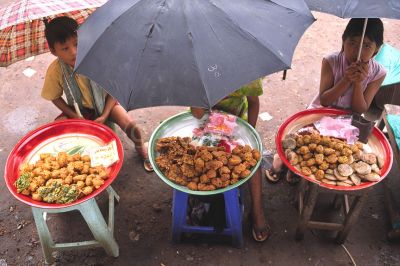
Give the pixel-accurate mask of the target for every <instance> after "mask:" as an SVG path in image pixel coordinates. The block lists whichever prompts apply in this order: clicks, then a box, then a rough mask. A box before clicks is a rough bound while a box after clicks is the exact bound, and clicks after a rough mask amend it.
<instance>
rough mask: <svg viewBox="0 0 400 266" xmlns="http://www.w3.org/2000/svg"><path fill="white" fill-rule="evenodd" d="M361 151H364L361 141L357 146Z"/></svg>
mask: <svg viewBox="0 0 400 266" xmlns="http://www.w3.org/2000/svg"><path fill="white" fill-rule="evenodd" d="M355 145H356V146H357V147H358V149H359V150H364V144H363V143H362V142H360V141H357V142H356V144H355Z"/></svg>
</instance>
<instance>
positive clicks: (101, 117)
mask: <svg viewBox="0 0 400 266" xmlns="http://www.w3.org/2000/svg"><path fill="white" fill-rule="evenodd" d="M106 119H107V117H105V116H99V117H98V118H96V119H95V120H94V122H97V123H100V124H104V122H106Z"/></svg>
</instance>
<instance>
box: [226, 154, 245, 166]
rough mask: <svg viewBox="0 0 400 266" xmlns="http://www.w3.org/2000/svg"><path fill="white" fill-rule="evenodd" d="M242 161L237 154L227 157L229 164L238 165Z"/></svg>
mask: <svg viewBox="0 0 400 266" xmlns="http://www.w3.org/2000/svg"><path fill="white" fill-rule="evenodd" d="M241 162H242V159H241V158H240V157H239V156H237V155H232V156H231V158H229V160H228V163H229V164H230V165H238V164H240V163H241Z"/></svg>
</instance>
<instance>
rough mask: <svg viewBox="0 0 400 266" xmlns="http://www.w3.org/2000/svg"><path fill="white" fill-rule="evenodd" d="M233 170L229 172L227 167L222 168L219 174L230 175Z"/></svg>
mask: <svg viewBox="0 0 400 266" xmlns="http://www.w3.org/2000/svg"><path fill="white" fill-rule="evenodd" d="M230 173H231V170H229V168H228V167H226V166H222V167H221V168H219V174H220V175H221V176H222V175H223V174H230Z"/></svg>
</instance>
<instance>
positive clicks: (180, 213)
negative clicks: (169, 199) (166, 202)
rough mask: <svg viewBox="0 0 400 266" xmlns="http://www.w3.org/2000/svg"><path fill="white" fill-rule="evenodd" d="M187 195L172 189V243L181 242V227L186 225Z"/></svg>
mask: <svg viewBox="0 0 400 266" xmlns="http://www.w3.org/2000/svg"><path fill="white" fill-rule="evenodd" d="M188 197H189V196H188V194H187V193H184V192H181V191H179V190H176V189H174V195H173V203H172V241H173V242H175V243H179V242H180V241H181V234H182V226H183V225H185V224H186V212H187V205H188Z"/></svg>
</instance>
